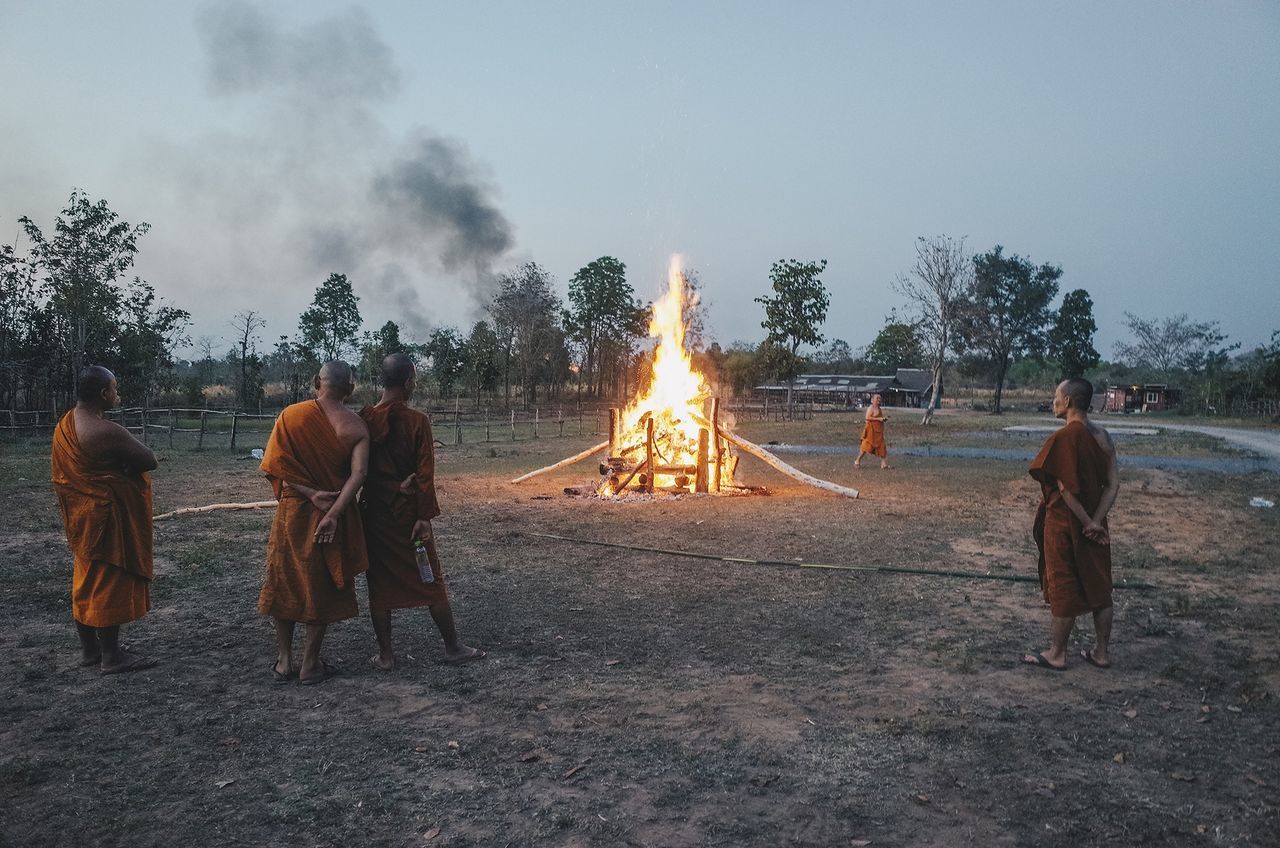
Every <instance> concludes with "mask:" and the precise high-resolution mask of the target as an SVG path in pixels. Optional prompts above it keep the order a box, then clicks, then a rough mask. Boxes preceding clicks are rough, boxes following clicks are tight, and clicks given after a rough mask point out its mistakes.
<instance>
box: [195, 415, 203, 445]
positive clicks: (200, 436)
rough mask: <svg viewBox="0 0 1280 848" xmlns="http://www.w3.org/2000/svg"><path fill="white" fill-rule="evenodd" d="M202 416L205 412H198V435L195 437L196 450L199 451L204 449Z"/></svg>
mask: <svg viewBox="0 0 1280 848" xmlns="http://www.w3.org/2000/svg"><path fill="white" fill-rule="evenodd" d="M204 415H205V411H204V410H203V409H202V410H200V435H199V436H197V437H196V449H197V450H200V449H201V448H203V447H204Z"/></svg>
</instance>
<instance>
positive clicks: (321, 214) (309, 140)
mask: <svg viewBox="0 0 1280 848" xmlns="http://www.w3.org/2000/svg"><path fill="white" fill-rule="evenodd" d="M270 10H271V7H270V6H253V5H249V4H247V3H243V2H227V3H218V4H216V5H211V6H208V7H206V8H204V9H203V10H202V11H201V12H200V13H199V14H198V16H197V21H196V24H197V28H198V30H199V35H200V39H201V42H202V43H203V45H204V48H205V54H206V55H205V61H206V68H207V83H208V86H209V90H210V91H211V92H213V93H214V94H216V95H218V96H219V97H224V98H228V99H234V100H236V101H237V102H239V103H241V104H243V105H244V106H245V107H247V110H248V111H247V113H245V114H247V116H248V118H249V120H250V123H249V124H248V128H247V129H242V130H240V131H238V132H223V133H219V134H218V135H216V136H210V137H209V138H207V139H205V140H203V141H201V142H199V143H197V144H195V145H190V146H187V147H185V148H184V147H178V146H170V147H166V148H161V149H158V150H156V151H155V156H156V158H157V159H158V160H161V161H163V162H165V163H167V165H168V166H169V167H171V168H172V169H173V171H174V172H175V180H174V183H173V192H174V194H173V198H172V202H173V204H174V205H175V207H176V208H177V209H178V210H180V211H179V212H178V213H176V214H185V215H188V216H190V215H196V216H201V215H203V216H204V218H205V225H204V228H203V229H204V231H206V232H209V233H211V236H210V239H209V240H208V243H207V244H206V245H204V247H205V249H207V250H209V251H210V253H211V254H212V255H213V257H214V259H213V264H214V265H215V267H213V268H209V269H207V270H206V274H207V276H209V277H212V278H215V279H217V278H219V277H220V276H221V277H223V278H229V279H240V280H246V281H247V280H254V281H256V282H257V285H256V287H253V288H251V289H250V290H251V291H253V292H254V293H255V294H256V295H259V296H260V295H261V293H262V292H263V291H264V290H265V288H264V287H270V288H275V287H277V286H278V287H280V288H279V289H276V290H277V291H279V290H281V289H283V290H286V291H287V292H288V295H287V296H284V297H281V298H278V300H282V301H284V302H286V303H289V304H290V307H289V310H288V311H291V310H292V304H293V303H294V302H297V301H302V302H304V303H305V300H309V299H310V292H311V289H313V288H314V287H315V286H316V285H317V284H318V283H319V282H320V281H321V280H323V279H324V278H325V276H327V275H328V274H329V273H330V272H334V271H336V272H339V273H345V274H347V275H348V276H349V277H350V279H351V281H352V283H353V285H354V286H355V288H356V291H357V293H363V294H366V295H367V296H366V297H365V298H364V299H363V300H362V302H361V307H362V312H364V313H366V315H365V317H366V319H367V323H369V324H370V325H372V324H375V323H381V321H382V318H381V317H379V316H382V315H384V314H386V315H389V316H390V317H392V318H393V319H394V320H396V321H397V322H400V323H402V324H404V325H405V328H406V330H407V331H409V332H410V334H411V335H417V336H419V337H422V336H423V335H425V333H426V332H427V330H428V329H429V328H430V327H431V326H432V325H433V324H435V323H439V321H440V319H439V318H436V319H435V320H431V319H430V318H429V317H428V310H426V309H425V308H424V307H423V303H424V302H426V303H432V304H436V303H443V304H447V305H450V306H451V307H452V305H453V304H456V303H457V301H458V298H457V297H456V295H455V292H456V291H457V290H458V287H459V285H461V286H462V287H463V288H464V290H465V291H467V292H468V293H469V294H470V296H471V298H472V300H473V301H474V302H475V303H474V304H473V305H478V304H479V301H480V298H481V297H482V296H483V295H484V294H485V288H486V285H487V283H488V282H489V281H490V279H491V278H492V270H493V266H494V265H495V263H497V262H499V261H500V260H501V259H502V257H503V255H504V254H505V253H506V252H507V251H508V250H510V249H511V247H512V244H513V236H512V226H511V223H510V222H509V221H508V220H507V218H506V216H505V215H503V213H502V211H501V210H500V209H499V208H498V205H497V203H496V201H495V200H494V191H493V188H492V187H491V186H490V184H489V183H488V181H487V180H486V179H485V178H484V171H483V168H481V167H480V166H479V165H477V164H476V163H475V162H474V161H473V160H472V158H471V157H470V155H469V154H468V153H467V150H466V148H465V146H464V145H463V144H462V143H461V142H459V141H456V140H452V139H449V138H446V137H443V136H441V135H438V134H436V133H433V132H431V131H428V130H426V129H421V128H419V129H415V130H414V131H412V132H411V133H409V135H408V136H407V137H406V138H403V139H399V140H397V139H396V138H394V136H393V133H392V132H391V131H390V130H389V129H388V128H387V126H386V124H385V123H384V122H383V121H382V120H381V118H380V117H379V115H378V112H377V109H378V108H379V107H381V106H383V105H384V104H385V103H386V102H387V101H388V100H390V99H391V98H392V97H393V96H394V95H395V94H396V92H397V91H398V90H399V88H400V85H401V72H400V69H399V67H398V66H397V64H396V62H395V58H394V56H393V55H392V53H391V50H390V48H389V47H388V45H387V44H386V43H385V42H384V41H383V40H382V39H381V37H380V36H379V35H378V33H377V31H376V30H375V29H374V27H373V23H372V21H371V20H370V19H369V17H368V16H367V15H366V14H365V13H364V12H362V11H359V10H352V11H348V12H345V13H342V14H340V15H336V16H331V17H329V18H326V19H324V20H321V21H319V22H318V23H315V24H312V25H309V26H305V27H298V28H293V29H289V28H284V27H282V26H281V25H280V24H279V22H278V21H277V20H275V19H274V18H273V17H271V16H270ZM214 233H216V234H217V235H212V234H214ZM219 240H220V241H221V242H223V243H224V244H225V245H226V247H225V248H224V249H223V250H221V251H219V250H218V244H217V242H218V241H219ZM224 256H234V257H235V259H234V261H233V260H230V259H224V258H223V257H224ZM218 262H223V263H225V266H224V267H216V265H217V263H218ZM295 295H296V297H295ZM304 295H305V298H304ZM280 308H281V310H282V312H283V311H286V310H285V308H284V307H283V306H281V307H280ZM299 311H300V310H299ZM454 317H460V316H456V315H455V316H454ZM278 318H279V320H280V321H282V322H284V323H285V324H292V323H293V322H294V321H295V320H296V314H281V315H279V316H278Z"/></svg>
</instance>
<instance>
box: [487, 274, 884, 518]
mask: <svg viewBox="0 0 1280 848" xmlns="http://www.w3.org/2000/svg"><path fill="white" fill-rule="evenodd" d="M688 298H689V292H688V291H687V285H686V283H685V276H684V274H683V273H681V269H680V263H679V257H672V260H671V266H670V269H669V271H668V273H667V290H666V292H664V293H663V295H662V297H660V298H658V300H657V302H656V303H654V305H653V314H652V316H651V318H650V321H649V335H650V337H651V338H653V339H654V340H655V346H654V351H653V372H652V375H651V378H650V380H649V382H648V384H647V386H646V388H645V391H644V392H642V393H641V394H640V395H639V396H638V397H637V398H636V399H635V400H634V401H632V402H631V404H630V405H628V406H627V407H626V408H625V409H612V410H610V411H609V440H608V441H607V442H602V443H600V444H598V445H593V446H592V447H590V448H588V449H586V450H585V451H583V452H581V453H579V454H576V455H574V456H571V457H569V458H567V459H564V460H562V461H560V462H557V463H555V464H554V465H549V466H547V467H546V468H540V469H538V470H537V471H532V472H530V473H528V474H525V475H523V476H521V477H517V478H516V479H515V480H513V481H512V482H513V483H520V482H522V481H524V480H528V479H530V478H532V477H536V476H538V475H540V474H545V473H547V472H550V471H555V470H557V469H560V468H564V467H566V466H568V465H572V464H573V463H575V462H579V461H581V460H584V459H587V458H588V457H591V456H595V455H597V454H599V453H601V452H603V451H606V450H607V454H606V456H605V458H604V459H603V461H601V462H600V465H599V469H600V475H601V481H600V484H599V486H597V487H596V488H595V491H594V494H596V495H597V496H600V497H619V496H624V495H628V494H631V493H644V494H650V495H656V494H658V493H667V494H673V495H679V494H689V493H693V492H697V493H704V492H705V493H727V492H744V491H748V489H747V487H744V486H740V485H738V484H737V482H736V471H737V466H738V458H739V455H738V453H735V452H734V450H733V448H737V449H738V450H739V451H741V452H742V453H746V454H750V455H752V456H754V457H756V458H757V459H760V460H761V461H763V462H765V463H767V464H768V465H770V466H772V467H773V468H775V469H777V470H779V471H781V472H782V473H783V474H786V475H788V476H790V477H793V478H795V479H797V480H800V481H801V482H804V483H808V484H810V485H812V486H816V487H818V488H820V489H824V490H826V491H829V492H834V493H836V494H840V495H845V496H846V497H851V498H856V497H857V496H858V492H857V490H856V489H850V488H847V487H845V486H839V485H837V484H835V483H828V482H826V481H825V480H819V479H817V478H815V477H811V476H809V475H808V474H805V473H804V472H802V471H799V470H797V469H795V468H792V467H791V466H790V465H787V464H786V463H785V462H783V461H782V460H780V459H778V458H777V457H776V456H774V455H773V454H771V453H769V452H768V451H766V450H764V449H763V448H761V447H759V446H758V445H755V444H752V443H751V442H749V441H747V440H746V439H743V438H742V437H741V436H738V435H737V434H735V433H734V432H733V427H732V421H731V420H728V419H727V416H722V414H721V410H720V404H719V399H717V398H715V397H712V394H711V390H710V388H709V387H708V385H707V381H706V379H705V378H704V377H703V376H702V374H700V373H699V372H698V371H697V369H695V368H694V367H693V362H692V360H691V359H690V357H689V352H688V350H686V349H685V329H686V327H685V311H686V303H687V301H688Z"/></svg>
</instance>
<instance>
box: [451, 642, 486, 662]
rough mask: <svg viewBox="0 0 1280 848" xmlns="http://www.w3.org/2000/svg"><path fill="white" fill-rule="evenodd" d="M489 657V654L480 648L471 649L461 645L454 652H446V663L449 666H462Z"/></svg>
mask: <svg viewBox="0 0 1280 848" xmlns="http://www.w3.org/2000/svg"><path fill="white" fill-rule="evenodd" d="M487 656H488V654H486V653H485V652H484V651H482V650H480V649H479V648H471V647H468V646H467V645H462V644H459V645H458V647H457V648H455V649H454V650H452V651H450V650H446V651H445V652H444V661H445V662H446V663H448V664H449V665H462V664H463V663H469V662H474V661H475V660H482V659H484V658H485V657H487Z"/></svg>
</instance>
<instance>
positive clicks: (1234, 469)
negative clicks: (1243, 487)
mask: <svg viewBox="0 0 1280 848" xmlns="http://www.w3.org/2000/svg"><path fill="white" fill-rule="evenodd" d="M763 447H764V448H765V449H766V450H769V451H772V452H773V453H798V454H817V455H825V456H857V455H858V452H857V451H856V450H855V449H854V448H852V447H848V446H845V445H763ZM1036 453H1037V451H1034V450H1013V449H1001V448H959V447H954V448H953V447H942V446H924V447H893V446H890V448H889V455H890V456H891V457H892V456H893V455H894V454H898V455H899V456H921V457H931V456H936V457H942V458H946V459H994V460H998V461H1002V462H1026V463H1030V462H1031V460H1033V459H1035V458H1036ZM1120 464H1121V465H1122V466H1128V467H1130V468H1156V469H1160V470H1162V471H1219V472H1222V473H1224V474H1251V473H1254V472H1257V471H1280V462H1275V461H1271V460H1267V459H1263V458H1262V457H1244V458H1239V459H1219V458H1216V457H1200V456H1132V455H1128V454H1124V453H1121V454H1120Z"/></svg>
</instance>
